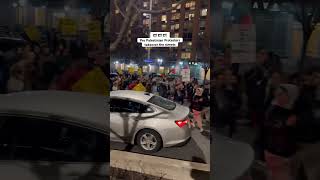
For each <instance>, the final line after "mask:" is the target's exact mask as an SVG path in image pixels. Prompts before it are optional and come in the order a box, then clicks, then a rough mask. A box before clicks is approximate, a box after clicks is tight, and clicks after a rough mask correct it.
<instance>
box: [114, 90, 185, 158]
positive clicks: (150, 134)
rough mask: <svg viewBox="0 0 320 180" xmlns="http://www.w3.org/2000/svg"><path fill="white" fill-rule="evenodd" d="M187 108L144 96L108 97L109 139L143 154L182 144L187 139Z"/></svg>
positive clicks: (127, 93) (136, 93) (122, 94)
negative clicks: (136, 147) (129, 144)
mask: <svg viewBox="0 0 320 180" xmlns="http://www.w3.org/2000/svg"><path fill="white" fill-rule="evenodd" d="M188 115H189V108H188V107H185V106H182V105H179V104H177V103H175V102H172V101H170V100H168V99H165V98H162V97H160V96H156V95H153V94H150V93H146V92H139V91H130V90H121V91H112V92H111V93H110V139H111V140H112V141H118V142H119V141H120V142H126V143H131V144H137V145H138V146H139V147H140V148H141V149H142V150H143V151H145V152H150V153H153V152H157V151H158V150H160V149H161V148H162V147H170V146H175V145H180V144H184V143H185V142H186V141H188V140H189V139H190V137H191V129H190V122H189V118H188Z"/></svg>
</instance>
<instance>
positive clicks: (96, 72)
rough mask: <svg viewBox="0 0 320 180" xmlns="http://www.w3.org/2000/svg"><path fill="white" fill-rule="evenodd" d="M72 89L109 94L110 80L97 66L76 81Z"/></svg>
mask: <svg viewBox="0 0 320 180" xmlns="http://www.w3.org/2000/svg"><path fill="white" fill-rule="evenodd" d="M72 91H77V92H88V93H94V94H101V95H105V96H109V81H108V79H107V77H106V76H105V74H104V73H103V71H102V70H101V69H100V68H95V69H93V70H91V71H89V72H88V73H87V74H86V75H84V77H82V78H81V79H80V80H79V81H78V82H76V83H75V84H74V85H73V86H72Z"/></svg>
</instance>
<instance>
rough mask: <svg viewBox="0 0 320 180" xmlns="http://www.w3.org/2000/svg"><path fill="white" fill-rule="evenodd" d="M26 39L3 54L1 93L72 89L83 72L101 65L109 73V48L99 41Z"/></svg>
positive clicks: (0, 81) (0, 56)
mask: <svg viewBox="0 0 320 180" xmlns="http://www.w3.org/2000/svg"><path fill="white" fill-rule="evenodd" d="M50 43H51V42H45V43H42V44H39V43H35V42H29V41H28V42H27V43H26V44H24V45H19V46H18V45H17V47H16V48H13V49H11V50H9V51H6V52H1V55H0V93H12V92H19V91H28V90H48V89H55V90H72V86H73V84H74V83H75V82H77V81H78V80H79V79H80V78H81V77H82V76H83V75H84V74H86V73H87V72H89V71H90V70H92V69H93V68H95V67H100V68H101V70H102V71H103V72H105V75H106V76H107V68H106V67H107V66H106V62H107V61H106V60H107V53H106V51H105V49H106V48H104V47H103V45H102V44H100V43H92V44H89V43H86V42H84V41H81V40H68V41H67V40H64V39H59V40H58V41H57V42H56V43H55V45H54V46H52V45H49V44H50Z"/></svg>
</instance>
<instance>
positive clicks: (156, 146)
mask: <svg viewBox="0 0 320 180" xmlns="http://www.w3.org/2000/svg"><path fill="white" fill-rule="evenodd" d="M136 142H137V144H138V145H139V147H140V149H141V150H142V151H144V152H148V153H155V152H157V151H159V150H160V149H161V147H162V139H161V136H160V135H159V134H158V133H157V132H156V131H154V130H151V129H144V130H142V131H140V132H139V133H138V135H137V139H136Z"/></svg>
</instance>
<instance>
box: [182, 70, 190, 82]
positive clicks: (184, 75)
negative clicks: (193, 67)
mask: <svg viewBox="0 0 320 180" xmlns="http://www.w3.org/2000/svg"><path fill="white" fill-rule="evenodd" d="M181 76H182V81H183V82H190V69H182V70H181Z"/></svg>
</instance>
